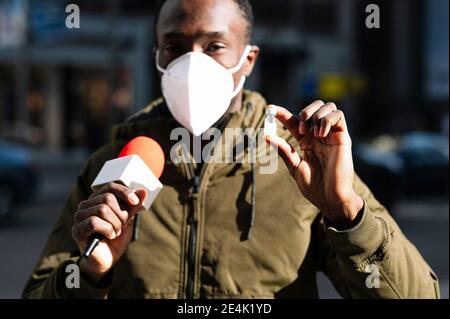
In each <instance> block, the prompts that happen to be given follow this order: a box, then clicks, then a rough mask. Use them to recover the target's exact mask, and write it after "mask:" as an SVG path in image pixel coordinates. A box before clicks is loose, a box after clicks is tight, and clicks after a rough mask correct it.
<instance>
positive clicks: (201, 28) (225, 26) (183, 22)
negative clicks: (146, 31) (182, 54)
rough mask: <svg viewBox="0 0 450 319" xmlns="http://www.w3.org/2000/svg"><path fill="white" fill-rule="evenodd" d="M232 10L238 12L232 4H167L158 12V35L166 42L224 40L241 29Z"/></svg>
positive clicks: (190, 0) (176, 0) (185, 0)
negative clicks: (176, 39)
mask: <svg viewBox="0 0 450 319" xmlns="http://www.w3.org/2000/svg"><path fill="white" fill-rule="evenodd" d="M236 10H239V8H238V6H237V5H236V3H235V2H234V1H232V0H230V1H224V0H209V1H205V0H172V1H170V0H169V1H168V2H167V3H166V4H165V5H164V7H163V8H162V10H161V13H160V17H159V22H158V26H157V27H158V33H159V34H160V35H161V36H163V37H166V38H167V37H184V36H189V37H197V36H211V37H225V36H226V35H227V34H229V33H230V32H232V33H235V32H239V31H240V30H239V29H241V28H243V27H245V21H244V19H243V18H242V16H241V15H239V14H236ZM243 22H244V23H243Z"/></svg>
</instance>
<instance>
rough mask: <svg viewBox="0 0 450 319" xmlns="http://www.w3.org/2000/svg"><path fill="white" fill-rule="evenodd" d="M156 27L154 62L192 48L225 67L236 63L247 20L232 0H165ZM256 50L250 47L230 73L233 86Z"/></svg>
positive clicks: (163, 64)
mask: <svg viewBox="0 0 450 319" xmlns="http://www.w3.org/2000/svg"><path fill="white" fill-rule="evenodd" d="M156 28H157V29H156V34H157V43H158V49H159V61H158V62H159V65H161V67H163V68H166V67H167V65H168V64H169V63H170V62H172V61H173V60H175V59H176V58H178V57H180V56H182V55H184V54H186V53H188V52H192V51H195V52H202V53H204V54H207V55H209V56H210V57H212V58H213V59H214V60H216V61H217V62H218V63H220V64H221V65H223V66H224V67H226V68H227V69H229V68H232V67H234V66H235V65H237V64H238V62H239V60H240V58H241V56H242V54H243V52H244V49H245V46H246V45H247V44H248V43H247V42H248V40H247V21H246V20H245V18H244V17H243V16H242V12H241V10H240V8H239V6H238V5H237V4H236V3H235V2H234V1H233V0H168V1H167V2H166V3H165V4H164V6H163V8H162V10H161V13H160V16H159V21H158V24H157V27H156ZM257 54H258V48H257V47H254V48H253V50H252V52H251V53H250V55H249V57H248V58H247V61H246V63H245V64H244V66H243V67H242V68H241V70H240V71H239V72H236V73H235V74H233V78H234V83H235V86H236V85H237V84H238V83H239V80H240V78H241V76H242V75H246V76H248V75H250V73H251V71H252V69H253V66H254V63H255V60H256V57H257Z"/></svg>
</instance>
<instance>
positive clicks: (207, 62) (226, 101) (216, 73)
mask: <svg viewBox="0 0 450 319" xmlns="http://www.w3.org/2000/svg"><path fill="white" fill-rule="evenodd" d="M251 49H252V47H251V46H250V45H247V47H246V48H245V51H244V54H243V55H242V57H241V60H240V61H239V63H238V65H236V66H235V67H233V68H231V69H227V68H225V67H224V66H222V65H221V64H220V63H218V62H217V61H215V60H214V59H213V58H211V57H210V56H208V55H206V54H204V53H200V52H189V53H186V54H184V55H182V56H181V57H179V58H177V59H176V60H174V61H172V62H171V63H170V64H169V65H168V66H167V68H166V69H163V68H162V67H161V66H160V65H159V64H158V60H159V59H158V57H159V52H157V53H156V67H157V68H158V70H159V71H160V72H161V73H163V76H162V80H161V88H162V93H163V95H164V98H165V100H166V103H167V106H168V108H169V110H170V112H171V113H172V115H173V117H174V118H175V119H176V120H177V121H178V122H179V123H180V124H181V125H183V126H184V127H185V128H187V129H188V130H189V131H190V132H191V133H192V134H194V135H195V136H200V135H202V134H203V133H204V132H205V131H206V130H208V129H209V128H211V127H212V126H213V125H214V124H215V123H216V122H217V121H218V120H220V118H221V117H222V116H223V115H224V114H225V112H226V111H227V110H228V109H229V107H230V103H231V100H232V99H233V98H234V97H235V96H236V95H237V94H238V93H239V92H240V91H241V89H242V88H243V86H244V82H245V76H242V78H241V80H240V82H239V84H238V86H237V87H236V88H234V81H233V74H234V73H236V72H237V71H239V70H240V69H241V68H242V66H243V65H244V63H245V60H246V59H247V57H248V55H249V54H250V51H251Z"/></svg>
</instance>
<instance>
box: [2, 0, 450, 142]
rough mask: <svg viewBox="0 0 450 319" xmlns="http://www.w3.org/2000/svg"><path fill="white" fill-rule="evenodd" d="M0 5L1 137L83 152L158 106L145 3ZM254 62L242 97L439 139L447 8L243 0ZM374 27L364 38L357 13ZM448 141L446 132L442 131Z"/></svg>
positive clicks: (444, 101)
mask: <svg viewBox="0 0 450 319" xmlns="http://www.w3.org/2000/svg"><path fill="white" fill-rule="evenodd" d="M70 2H72V3H76V4H77V5H78V6H79V8H80V11H81V27H80V28H79V29H70V30H69V29H67V28H66V27H65V19H66V15H67V13H66V12H65V7H66V5H67V4H68V3H69V2H66V1H61V0H47V1H38V0H0V137H2V138H8V139H14V140H19V141H23V142H26V143H30V144H35V145H39V146H43V147H48V148H50V149H54V150H63V149H70V148H75V147H89V148H90V149H94V148H96V147H97V146H99V145H100V144H102V143H103V142H104V141H105V139H107V138H108V134H109V131H110V127H111V125H113V124H114V123H118V122H120V121H122V120H123V119H124V118H125V117H126V116H128V115H129V114H131V113H133V112H135V111H136V110H138V109H139V108H141V107H143V106H145V105H146V104H147V103H148V102H149V101H150V100H151V99H153V98H154V97H156V96H158V95H159V94H160V92H159V81H158V77H157V74H156V72H155V70H154V66H153V63H154V62H153V47H154V39H153V15H154V2H153V1H144V0H128V1H125V0H79V1H70ZM252 3H253V6H254V11H255V16H256V31H255V35H254V41H253V42H254V43H255V44H258V45H259V46H260V47H261V49H262V54H261V59H260V60H259V62H258V64H257V67H256V69H255V73H254V75H253V76H252V77H251V78H250V79H249V82H248V86H249V87H250V88H252V89H257V90H259V91H261V92H262V93H263V94H264V95H265V96H266V97H267V98H268V99H269V101H271V102H272V103H277V104H280V105H285V106H287V107H289V108H290V109H291V110H293V111H296V112H297V111H299V110H300V107H301V106H304V105H305V104H306V103H308V102H310V101H311V100H313V99H316V98H322V99H325V100H333V101H336V102H338V103H339V105H340V106H341V107H342V108H343V109H344V111H345V112H346V114H347V116H348V118H349V122H350V126H351V128H352V130H353V132H355V133H357V134H355V133H354V135H356V136H357V137H360V138H362V137H368V136H373V135H376V134H379V133H385V132H394V133H402V132H406V131H409V130H417V129H421V130H435V131H436V130H439V129H440V127H441V126H445V125H444V124H445V120H444V121H442V118H445V115H446V114H447V115H446V116H447V117H446V119H447V121H448V68H449V66H448V65H449V64H448V1H447V0H430V1H425V0H395V1H388V0H384V1H380V0H378V1H375V0H374V1H361V0H278V1H269V0H254V1H252ZM370 3H375V4H378V5H379V7H380V10H381V28H380V29H368V28H366V25H365V20H366V17H367V15H368V13H366V12H365V8H366V6H367V5H368V4H370ZM447 132H448V125H447Z"/></svg>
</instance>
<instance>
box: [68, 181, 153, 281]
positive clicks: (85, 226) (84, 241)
mask: <svg viewBox="0 0 450 319" xmlns="http://www.w3.org/2000/svg"><path fill="white" fill-rule="evenodd" d="M146 195H147V194H146V191H145V190H138V191H136V192H134V191H133V190H131V189H129V188H128V187H126V186H123V185H121V184H117V183H109V184H107V185H105V186H103V187H102V188H101V189H99V190H98V191H96V192H94V193H93V194H92V195H91V196H90V197H89V198H88V199H87V200H84V201H82V202H80V204H79V205H78V211H77V212H76V213H75V215H74V226H73V227H72V237H73V239H74V240H75V242H76V243H77V245H78V248H79V249H80V253H81V254H83V252H84V250H85V249H86V246H87V245H88V244H89V242H90V238H91V235H92V234H94V233H98V234H100V235H103V236H104V237H105V238H106V240H102V241H101V242H100V243H99V244H98V245H97V247H96V248H95V250H94V251H93V253H92V254H91V255H90V256H89V258H83V259H82V260H81V262H80V269H81V272H82V273H83V274H84V275H85V276H87V277H88V278H89V279H90V280H91V281H92V282H94V283H97V282H99V281H100V280H101V279H102V278H103V277H104V276H105V275H106V274H107V273H108V272H109V271H110V270H111V268H112V267H113V266H114V265H115V263H116V262H117V261H118V260H119V259H120V257H122V255H123V253H124V252H125V251H126V249H127V248H128V245H129V243H130V241H131V237H132V233H133V221H134V218H135V216H136V214H137V213H138V211H139V210H140V208H141V207H142V202H143V201H144V200H145V197H146Z"/></svg>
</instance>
